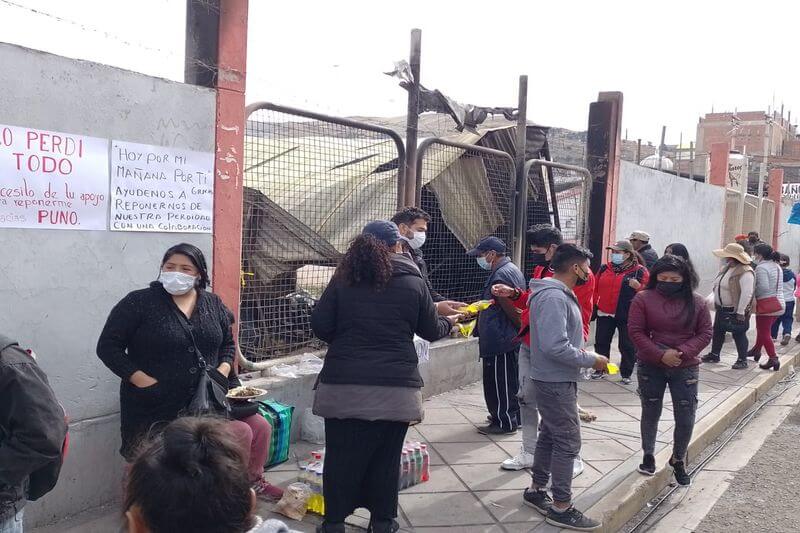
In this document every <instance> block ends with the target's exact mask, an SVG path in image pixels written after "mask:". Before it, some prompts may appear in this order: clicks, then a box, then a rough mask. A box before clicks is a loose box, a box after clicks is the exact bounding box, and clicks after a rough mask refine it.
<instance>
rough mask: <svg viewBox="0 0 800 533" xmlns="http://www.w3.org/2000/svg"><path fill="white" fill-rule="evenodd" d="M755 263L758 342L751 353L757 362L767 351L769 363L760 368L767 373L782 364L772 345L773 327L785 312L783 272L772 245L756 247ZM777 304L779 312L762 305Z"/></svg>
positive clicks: (778, 256) (757, 245)
mask: <svg viewBox="0 0 800 533" xmlns="http://www.w3.org/2000/svg"><path fill="white" fill-rule="evenodd" d="M753 253H754V255H755V260H756V343H755V345H754V346H753V347H752V348H751V349H750V352H749V353H748V355H749V356H751V357H752V358H753V359H754V360H755V361H756V362H758V360H759V359H761V348H762V347H763V348H764V349H765V350H766V351H767V356H769V360H767V362H766V363H764V364H763V365H760V367H761V368H762V369H764V370H769V369H770V368H772V369H774V370H776V371H777V370H778V369H779V368H780V367H781V362H780V360H779V359H778V354H777V352H776V351H775V343H774V342H772V324H773V323H774V322H775V320H777V318H778V317H779V316H781V315H782V314H783V313H784V312H785V311H786V302H785V301H784V298H783V270H782V269H781V267H780V265H779V264H778V263H777V262H776V260H780V254H778V255H777V256H776V255H775V251H774V250H773V249H772V247H771V246H770V245H769V244H765V243H763V242H762V243H759V244H756V245H755V247H754V248H753ZM769 301H777V304H776V305H775V307H776V310H775V311H772V312H769V311H764V310H762V309H760V307H762V305H763V302H769Z"/></svg>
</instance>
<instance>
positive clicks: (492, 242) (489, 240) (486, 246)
mask: <svg viewBox="0 0 800 533" xmlns="http://www.w3.org/2000/svg"><path fill="white" fill-rule="evenodd" d="M489 251H494V252H497V253H499V254H504V253H506V243H504V242H503V241H502V240H500V239H498V238H497V237H484V238H483V239H481V240H480V242H479V243H478V244H477V245H476V246H475V248H473V249H472V250H470V251H468V252H467V255H468V256H470V257H478V256H479V255H481V254H484V253H486V252H489Z"/></svg>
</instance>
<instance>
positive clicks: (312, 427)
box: [300, 408, 325, 444]
mask: <svg viewBox="0 0 800 533" xmlns="http://www.w3.org/2000/svg"><path fill="white" fill-rule="evenodd" d="M300 435H301V437H302V439H303V440H304V441H307V442H313V443H314V444H325V419H324V418H322V417H321V416H317V415H315V414H314V413H313V412H312V411H311V408H308V409H306V410H305V412H304V413H303V423H302V424H301V426H300Z"/></svg>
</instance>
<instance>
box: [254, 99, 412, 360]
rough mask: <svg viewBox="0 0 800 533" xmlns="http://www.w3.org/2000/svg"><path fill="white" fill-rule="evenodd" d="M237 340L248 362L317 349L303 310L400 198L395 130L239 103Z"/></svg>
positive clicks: (401, 155)
mask: <svg viewBox="0 0 800 533" xmlns="http://www.w3.org/2000/svg"><path fill="white" fill-rule="evenodd" d="M247 116H248V119H247V128H246V132H245V156H244V161H245V169H244V209H243V228H242V293H241V301H240V324H239V341H240V346H241V349H242V352H243V354H244V355H245V357H246V358H247V359H249V360H250V361H260V360H264V359H270V358H275V357H280V356H284V355H291V354H293V353H298V352H300V351H301V349H303V348H305V349H308V348H320V347H322V343H321V342H320V341H319V340H318V339H316V338H315V337H314V335H313V333H312V332H311V327H310V320H309V319H310V315H311V311H312V309H313V307H314V304H315V303H316V301H317V299H318V298H319V296H320V295H321V294H322V291H323V290H324V289H325V287H326V286H327V284H328V282H329V281H330V278H331V275H332V274H333V271H334V270H335V267H336V265H337V263H338V261H339V259H340V257H341V256H342V254H343V253H344V252H345V251H346V249H347V247H348V245H349V243H350V241H351V240H352V239H353V238H354V237H355V236H356V235H357V234H358V233H359V232H360V231H361V228H362V227H363V226H364V224H366V223H367V222H369V221H371V220H376V219H387V218H390V217H391V216H392V215H393V214H394V212H395V211H396V210H397V208H398V207H399V205H400V202H401V200H400V199H399V198H402V195H398V191H400V190H402V186H403V183H404V180H403V169H404V165H403V162H404V160H405V149H404V146H403V141H402V139H401V138H400V136H399V135H397V133H395V132H394V131H392V130H389V129H387V128H382V127H378V126H374V125H370V124H364V123H360V122H356V121H353V120H348V119H343V118H337V117H329V116H326V115H321V114H318V113H312V112H308V111H303V110H299V109H293V108H289V107H284V106H279V105H275V104H270V103H257V104H252V105H250V106H248V108H247Z"/></svg>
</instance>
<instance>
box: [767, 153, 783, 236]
mask: <svg viewBox="0 0 800 533" xmlns="http://www.w3.org/2000/svg"><path fill="white" fill-rule="evenodd" d="M782 191H783V169H782V168H773V169H771V170H770V171H769V188H768V189H767V198H769V199H770V200H772V201H773V202H775V221H774V223H773V225H772V247H773V248H777V247H778V235H779V234H780V229H781V196H782V195H783V192H782Z"/></svg>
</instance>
